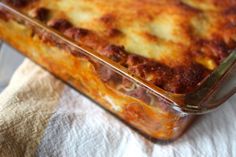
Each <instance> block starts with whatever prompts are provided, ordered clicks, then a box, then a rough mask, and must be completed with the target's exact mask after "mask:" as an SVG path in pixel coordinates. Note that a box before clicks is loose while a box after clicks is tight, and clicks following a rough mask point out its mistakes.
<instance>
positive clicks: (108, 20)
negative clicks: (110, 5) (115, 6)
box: [100, 13, 116, 26]
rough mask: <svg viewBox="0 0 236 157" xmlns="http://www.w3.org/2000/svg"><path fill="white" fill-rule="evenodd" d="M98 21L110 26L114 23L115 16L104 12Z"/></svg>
mask: <svg viewBox="0 0 236 157" xmlns="http://www.w3.org/2000/svg"><path fill="white" fill-rule="evenodd" d="M100 21H101V22H102V23H103V24H105V25H106V26H112V25H114V22H115V21H116V17H115V16H114V15H113V14H109V13H108V14H105V15H103V16H102V17H101V18H100Z"/></svg>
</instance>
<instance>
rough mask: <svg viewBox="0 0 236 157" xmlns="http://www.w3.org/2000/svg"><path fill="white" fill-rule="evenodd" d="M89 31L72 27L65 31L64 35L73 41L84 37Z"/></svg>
mask: <svg viewBox="0 0 236 157" xmlns="http://www.w3.org/2000/svg"><path fill="white" fill-rule="evenodd" d="M89 32H90V31H89V30H87V29H83V28H78V27H72V28H69V29H67V30H66V31H65V32H64V34H65V36H67V37H69V38H72V39H74V40H79V39H80V38H81V37H84V36H86V35H88V34H89Z"/></svg>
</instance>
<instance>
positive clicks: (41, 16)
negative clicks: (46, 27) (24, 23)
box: [29, 7, 50, 22]
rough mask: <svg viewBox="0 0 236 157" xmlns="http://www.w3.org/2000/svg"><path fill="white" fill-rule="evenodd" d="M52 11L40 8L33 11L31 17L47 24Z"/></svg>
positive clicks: (30, 13)
mask: <svg viewBox="0 0 236 157" xmlns="http://www.w3.org/2000/svg"><path fill="white" fill-rule="evenodd" d="M49 14H50V10H49V9H47V8H44V7H39V8H35V9H33V10H31V11H30V12H29V15H30V16H31V17H33V18H36V19H38V20H40V21H43V22H46V21H47V20H48V19H49Z"/></svg>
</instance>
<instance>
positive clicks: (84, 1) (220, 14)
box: [7, 0, 236, 93]
mask: <svg viewBox="0 0 236 157" xmlns="http://www.w3.org/2000/svg"><path fill="white" fill-rule="evenodd" d="M7 1H8V3H11V2H9V1H11V0H7ZM23 2H24V5H19V4H17V7H19V8H21V9H22V10H23V11H25V12H27V13H30V11H32V10H33V9H35V8H39V7H42V8H47V9H48V10H50V15H48V16H50V19H66V20H67V21H68V22H69V23H71V25H72V26H73V27H74V28H73V29H76V28H78V29H82V30H84V29H85V30H87V31H88V32H89V33H85V35H84V36H82V37H81V36H80V37H79V38H78V37H77V38H76V36H75V35H74V34H75V33H74V34H73V31H71V30H70V32H69V31H68V30H67V31H66V30H63V33H64V32H67V33H66V35H68V36H69V37H71V38H73V39H75V38H76V39H75V40H77V42H80V43H81V44H84V45H86V46H89V47H91V48H93V49H94V50H96V51H98V53H100V54H102V55H105V56H107V57H109V58H111V59H112V58H113V60H114V61H117V62H119V63H121V64H122V65H124V66H126V67H127V68H128V69H129V70H130V71H132V72H133V73H135V74H136V75H138V76H140V77H142V78H144V79H145V80H147V81H150V82H152V83H154V84H156V85H157V86H159V87H161V88H163V89H165V90H167V91H170V92H175V93H185V92H190V91H192V90H193V89H194V88H195V87H196V86H197V85H198V83H199V82H200V81H201V80H203V79H204V78H205V77H206V76H207V75H208V74H209V73H210V72H211V71H212V70H214V69H215V68H216V67H217V66H218V65H219V64H220V63H221V62H222V60H223V59H224V58H225V57H227V56H228V55H229V53H230V52H231V51H232V50H233V49H234V48H235V47H236V42H235V41H236V1H233V0H225V1H219V0H125V1H124V0H55V1H48V0H34V1H28V3H29V4H28V5H25V3H26V0H23ZM13 5H14V4H13ZM22 6H23V7H22ZM66 29H67V28H66ZM68 32H69V33H68ZM74 32H78V31H74ZM114 47H116V48H114ZM116 55H119V58H118V59H117V56H116ZM114 56H116V58H115V59H114ZM135 57H136V58H137V57H138V58H142V59H140V62H139V63H136V62H135V61H134V60H132V59H133V58H135ZM134 62H135V63H134ZM163 77H164V78H163Z"/></svg>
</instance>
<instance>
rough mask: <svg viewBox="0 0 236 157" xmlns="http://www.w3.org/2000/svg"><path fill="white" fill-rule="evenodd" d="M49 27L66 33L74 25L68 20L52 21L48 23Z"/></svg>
mask: <svg viewBox="0 0 236 157" xmlns="http://www.w3.org/2000/svg"><path fill="white" fill-rule="evenodd" d="M47 25H48V26H49V27H52V28H54V29H56V30H58V31H60V32H64V31H66V30H67V29H69V28H71V27H72V26H73V25H72V24H71V23H70V22H69V21H68V20H66V19H51V20H50V21H48V23H47Z"/></svg>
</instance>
